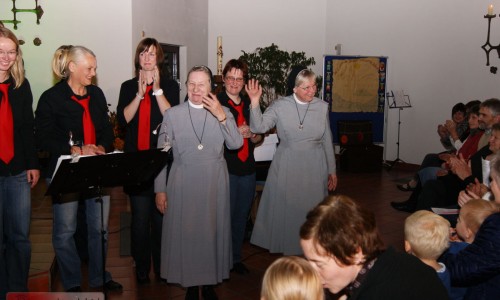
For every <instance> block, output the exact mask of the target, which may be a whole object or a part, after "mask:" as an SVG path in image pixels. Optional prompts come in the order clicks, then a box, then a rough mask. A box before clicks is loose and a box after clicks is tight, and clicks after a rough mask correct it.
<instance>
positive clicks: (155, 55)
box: [117, 38, 179, 284]
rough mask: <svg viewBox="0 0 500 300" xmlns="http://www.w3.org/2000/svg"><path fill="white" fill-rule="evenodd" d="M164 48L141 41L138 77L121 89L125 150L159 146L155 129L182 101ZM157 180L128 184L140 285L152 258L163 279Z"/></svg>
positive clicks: (153, 41)
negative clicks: (165, 68) (167, 73)
mask: <svg viewBox="0 0 500 300" xmlns="http://www.w3.org/2000/svg"><path fill="white" fill-rule="evenodd" d="M163 56H164V55H163V50H162V48H161V45H160V43H158V41H157V40H156V39H153V38H145V39H143V40H142V41H140V42H139V45H137V49H136V51H135V61H134V64H135V77H134V78H132V79H130V80H127V81H125V82H124V83H123V84H122V86H121V88H120V98H119V100H118V107H117V112H118V114H117V115H118V121H119V122H120V125H121V126H123V127H124V128H125V148H124V151H125V152H134V151H139V150H148V149H155V148H157V144H156V142H157V140H158V138H157V136H155V135H154V134H153V131H154V130H155V128H157V127H158V126H161V125H160V124H161V122H162V120H163V114H164V113H165V111H166V110H167V109H169V108H170V107H171V106H173V105H176V104H179V85H178V84H177V82H175V81H174V80H170V79H167V78H164V77H160V68H161V66H162V63H163ZM153 180H154V178H152V179H151V180H150V182H146V183H143V184H141V185H128V186H124V191H125V192H126V193H127V194H128V196H129V198H130V208H131V212H132V222H131V225H130V227H131V228H130V231H131V239H132V242H131V248H132V249H131V252H132V257H133V258H134V261H135V274H136V279H137V282H138V283H139V284H144V283H148V282H149V272H150V269H151V261H152V262H153V270H154V273H155V275H156V279H157V280H159V279H160V248H161V226H162V215H161V214H160V212H159V211H158V210H157V209H156V204H155V194H154V189H153Z"/></svg>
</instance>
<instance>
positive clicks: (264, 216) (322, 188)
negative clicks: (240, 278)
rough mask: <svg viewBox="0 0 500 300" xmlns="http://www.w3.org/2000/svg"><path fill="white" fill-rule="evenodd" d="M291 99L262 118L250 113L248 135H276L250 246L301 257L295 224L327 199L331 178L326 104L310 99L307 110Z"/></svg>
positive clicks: (258, 113) (331, 152)
mask: <svg viewBox="0 0 500 300" xmlns="http://www.w3.org/2000/svg"><path fill="white" fill-rule="evenodd" d="M295 101H296V100H295V99H294V97H293V95H292V96H288V97H284V98H280V99H277V100H275V101H273V102H272V104H271V105H270V106H269V107H268V108H267V109H266V111H265V112H264V113H263V114H262V113H261V111H260V109H259V108H254V109H252V110H251V113H250V128H251V130H252V132H256V133H264V132H267V131H268V130H269V129H271V128H273V127H274V126H276V129H277V134H278V137H279V145H278V148H277V149H276V153H275V154H274V158H273V161H272V163H271V167H270V168H269V173H268V175H267V179H266V183H265V186H264V191H263V193H262V197H261V201H260V205H259V209H258V212H257V218H256V221H255V225H254V228H253V233H252V238H251V243H253V244H255V245H258V246H260V247H263V248H266V249H269V251H270V252H272V253H283V254H285V255H297V254H302V250H301V248H300V237H299V231H300V226H301V225H302V224H303V223H304V221H305V218H306V215H307V213H308V212H309V210H311V209H312V208H313V207H314V206H315V205H316V204H318V203H319V202H321V201H322V200H323V198H324V197H325V196H327V195H328V174H335V156H334V150H333V144H332V133H331V130H330V119H329V110H328V103H326V102H325V101H323V100H321V99H319V98H313V100H312V101H311V102H310V105H309V108H307V104H296V102H295ZM306 111H307V113H306ZM304 116H305V117H304ZM301 121H303V122H302V127H303V128H302V129H301V128H300V127H301V126H300V125H301V124H300V123H301Z"/></svg>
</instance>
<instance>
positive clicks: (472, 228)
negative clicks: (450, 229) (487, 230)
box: [452, 199, 499, 253]
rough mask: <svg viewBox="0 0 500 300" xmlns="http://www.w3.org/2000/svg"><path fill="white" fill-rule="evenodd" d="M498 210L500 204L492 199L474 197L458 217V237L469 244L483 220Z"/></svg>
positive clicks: (463, 207)
mask: <svg viewBox="0 0 500 300" xmlns="http://www.w3.org/2000/svg"><path fill="white" fill-rule="evenodd" d="M496 212H499V206H498V204H496V203H495V202H492V201H487V200H482V199H473V200H470V201H469V202H467V203H465V204H464V206H462V208H461V209H460V214H459V216H458V219H457V227H456V229H455V230H456V233H457V235H458V237H459V238H460V239H461V240H462V241H464V242H466V243H467V244H470V243H472V242H473V241H474V238H475V237H476V233H477V231H478V230H479V227H481V224H483V221H484V220H485V219H486V218H487V217H489V216H490V215H492V214H494V213H496ZM452 253H453V252H452Z"/></svg>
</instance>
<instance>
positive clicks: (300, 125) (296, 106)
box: [294, 100, 311, 130]
mask: <svg viewBox="0 0 500 300" xmlns="http://www.w3.org/2000/svg"><path fill="white" fill-rule="evenodd" d="M294 101H295V108H296V109H297V116H298V117H299V129H300V130H302V129H304V120H305V119H306V115H307V112H308V111H309V105H310V104H311V102H308V103H307V108H306V113H305V114H304V117H303V118H302V120H301V119H300V113H299V106H298V104H297V100H294Z"/></svg>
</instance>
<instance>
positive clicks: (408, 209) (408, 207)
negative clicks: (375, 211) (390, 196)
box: [391, 201, 415, 213]
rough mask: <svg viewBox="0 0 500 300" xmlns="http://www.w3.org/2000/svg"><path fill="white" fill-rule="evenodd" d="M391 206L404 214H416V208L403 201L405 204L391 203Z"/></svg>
mask: <svg viewBox="0 0 500 300" xmlns="http://www.w3.org/2000/svg"><path fill="white" fill-rule="evenodd" d="M391 206H392V207H393V208H394V209H396V210H399V211H403V212H408V213H414V212H415V206H414V205H411V204H410V203H408V201H403V202H391Z"/></svg>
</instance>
